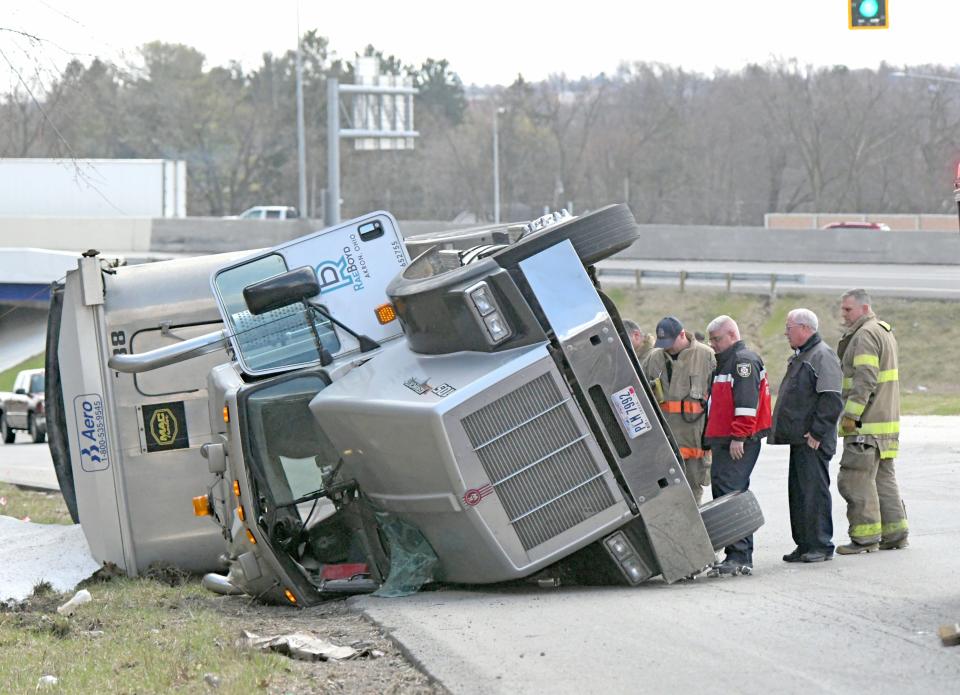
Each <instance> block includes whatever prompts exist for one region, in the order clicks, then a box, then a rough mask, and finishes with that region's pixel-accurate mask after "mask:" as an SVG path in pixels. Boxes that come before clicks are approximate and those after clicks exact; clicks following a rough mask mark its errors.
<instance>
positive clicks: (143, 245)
mask: <svg viewBox="0 0 960 695" xmlns="http://www.w3.org/2000/svg"><path fill="white" fill-rule="evenodd" d="M399 225H400V231H401V232H402V234H403V235H404V236H413V235H417V234H428V233H437V232H441V231H445V230H452V229H463V228H467V227H470V226H475V225H464V224H454V223H452V222H444V221H432V220H412V221H401V222H400V223H399ZM323 226H324V225H323V222H322V221H320V220H308V219H299V220H227V219H221V218H215V217H188V218H180V219H176V218H174V219H153V220H149V219H142V218H127V219H122V218H118V219H55V218H0V247H3V246H7V247H24V246H33V247H41V248H47V249H58V250H65V251H77V252H79V251H84V250H86V249H89V248H95V249H99V250H101V251H104V252H119V253H131V252H137V253H157V254H164V253H187V254H204V253H221V252H226V251H239V250H246V249H259V248H266V247H270V246H275V245H277V244H280V243H282V242H284V241H289V240H290V239H295V238H297V237H299V236H303V235H304V234H308V233H309V232H313V231H317V230H319V229H323ZM618 257H620V258H634V259H651V260H691V261H771V262H791V261H793V262H799V263H858V262H864V263H903V264H951V265H952V264H960V234H957V233H951V232H945V231H944V232H935V231H921V230H918V231H908V232H892V231H891V232H881V231H874V230H869V229H765V228H763V227H718V226H686V225H656V224H648V225H641V226H640V240H639V241H638V242H637V243H635V244H634V245H633V246H632V247H630V248H629V249H627V250H626V251H623V252H622V253H620V254H618Z"/></svg>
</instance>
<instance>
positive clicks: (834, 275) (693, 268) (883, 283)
mask: <svg viewBox="0 0 960 695" xmlns="http://www.w3.org/2000/svg"><path fill="white" fill-rule="evenodd" d="M597 267H598V269H599V271H600V279H601V282H602V283H604V284H634V283H635V279H634V275H633V272H634V271H636V270H638V269H639V270H651V271H672V272H679V271H681V270H685V271H687V272H692V273H697V272H716V273H764V274H770V273H778V274H781V275H802V276H803V281H802V282H799V283H798V282H779V283H778V284H777V290H778V292H781V293H788V292H790V291H799V292H830V293H835V294H840V293H841V292H844V291H845V290H848V289H850V288H851V287H865V288H867V289H868V290H870V292H871V293H873V294H875V295H878V296H895V297H929V298H945V299H951V298H952V299H956V298H960V270H958V268H957V266H955V265H891V264H850V263H820V264H815V265H814V264H810V263H760V262H742V263H734V262H724V261H653V260H634V259H621V258H612V259H608V260H605V261H601V262H600V263H598V264H597ZM687 283H688V284H689V285H693V286H708V285H709V286H723V285H724V281H723V280H719V279H715V280H701V279H695V278H694V279H689V280H688V281H687ZM643 284H644V285H656V286H673V287H677V286H678V285H679V278H678V277H672V278H646V277H645V278H643ZM769 287H770V281H769V279H763V280H759V279H758V280H754V281H746V280H735V281H734V282H733V289H735V290H741V291H743V290H754V291H768V290H769Z"/></svg>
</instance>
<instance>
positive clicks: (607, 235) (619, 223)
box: [492, 204, 639, 268]
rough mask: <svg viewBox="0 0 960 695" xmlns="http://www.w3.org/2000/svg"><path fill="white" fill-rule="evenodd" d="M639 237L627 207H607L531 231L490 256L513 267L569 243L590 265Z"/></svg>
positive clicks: (506, 265)
mask: <svg viewBox="0 0 960 695" xmlns="http://www.w3.org/2000/svg"><path fill="white" fill-rule="evenodd" d="M638 237H639V228H638V227H637V222H636V220H635V219H633V213H632V212H630V208H628V207H627V206H626V205H622V204H618V205H608V206H607V207H605V208H600V209H599V210H595V211H594V212H590V213H587V214H586V215H583V216H582V217H575V218H573V219H572V220H569V221H567V222H560V223H558V224H555V225H552V226H550V227H546V228H544V229H542V230H540V231H536V232H532V233H530V234H528V235H527V236H524V237H521V238H520V239H518V240H517V241H515V242H514V243H512V244H510V245H509V246H507V247H506V248H504V249H502V250H500V251H497V252H496V253H494V254H493V255H492V257H493V258H494V259H495V260H496V261H497V263H499V264H500V266H501V267H503V268H509V267H514V266H516V265H518V264H519V263H520V261H522V260H524V259H525V258H529V257H530V256H533V255H534V254H537V253H540V252H541V251H543V250H544V249H547V248H549V247H551V246H553V245H555V244H557V243H558V242H561V241H566V240H569V241H570V243H571V244H572V245H573V248H574V250H575V251H576V252H577V256H579V257H580V260H581V261H582V262H583V264H584V265H593V264H594V263H597V262H598V261H602V260H603V259H604V258H608V257H609V256H612V255H613V254H615V253H617V252H618V251H623V250H624V249H625V248H627V247H628V246H630V245H631V244H632V243H633V242H635V241H636V240H637V238H638Z"/></svg>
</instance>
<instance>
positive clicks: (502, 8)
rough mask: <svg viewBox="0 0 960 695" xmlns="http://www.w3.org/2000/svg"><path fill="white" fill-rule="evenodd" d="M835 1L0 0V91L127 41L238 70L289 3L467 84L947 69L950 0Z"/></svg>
mask: <svg viewBox="0 0 960 695" xmlns="http://www.w3.org/2000/svg"><path fill="white" fill-rule="evenodd" d="M848 1H849V0H677V1H672V0H633V1H632V2H624V1H623V0H580V1H579V2H567V1H566V0H555V1H554V2H541V1H540V0H528V1H526V2H523V1H518V0H512V1H507V0H483V1H482V2H470V1H469V0H468V1H467V2H463V1H462V0H461V2H451V1H449V0H448V1H446V2H439V1H437V0H424V1H422V2H417V1H415V0H408V1H407V2H402V0H393V1H392V2H385V1H383V0H346V1H344V0H341V1H340V2H336V3H334V2H320V1H318V0H299V2H298V0H273V1H272V2H262V1H260V2H251V1H249V0H232V1H230V2H225V1H223V0H191V1H189V2H188V1H187V0H162V1H157V2H152V3H148V2H144V1H143V0H139V1H137V0H134V1H131V0H125V1H124V2H116V1H114V0H69V2H68V1H67V0H0V91H7V89H8V85H9V83H10V81H11V80H12V79H15V78H14V77H13V75H12V72H11V71H10V70H9V67H8V65H7V64H8V63H13V64H14V65H15V66H17V68H18V69H19V70H21V71H25V72H24V74H29V73H30V71H32V70H34V69H35V66H36V65H37V64H38V63H39V65H40V69H41V72H42V74H44V75H53V74H55V73H56V71H58V70H60V69H62V67H63V65H65V64H66V62H67V61H68V60H70V58H74V57H75V58H78V59H80V60H81V61H83V62H85V63H88V62H89V61H90V60H92V58H93V57H94V56H99V57H101V58H106V59H109V60H112V61H114V62H120V63H136V62H137V58H138V54H137V47H138V46H141V45H142V44H144V43H147V42H149V41H154V40H160V41H164V42H169V43H183V44H186V45H189V46H192V47H194V48H196V49H198V50H200V51H201V52H202V53H204V54H205V55H206V57H207V61H208V63H207V65H208V66H214V65H225V64H227V63H228V62H229V61H231V60H238V61H240V63H241V65H242V66H243V67H244V69H246V70H250V69H253V68H255V67H256V66H257V65H259V64H260V62H261V56H262V54H263V53H264V52H267V51H269V52H272V53H274V54H282V53H284V52H285V51H286V50H288V49H291V48H293V47H294V46H295V43H296V36H297V15H298V7H299V23H300V28H301V30H302V31H306V30H308V29H316V30H317V31H318V32H319V33H320V35H322V36H326V37H327V38H328V39H329V40H330V44H331V48H332V49H333V50H334V51H335V52H336V53H337V55H338V56H339V57H341V58H345V59H350V58H352V57H353V55H354V54H355V53H357V52H361V51H362V50H363V48H364V47H365V46H366V45H367V44H373V45H374V46H375V47H376V48H377V49H379V50H382V51H384V52H385V53H387V54H393V55H395V56H397V57H398V58H400V59H401V61H403V62H404V63H414V64H418V65H419V64H420V63H421V62H423V61H424V60H425V59H426V58H435V59H441V58H445V59H447V60H448V61H449V63H450V67H451V69H453V70H454V71H455V72H456V73H457V74H459V75H460V77H461V79H462V80H463V82H464V84H466V85H470V84H477V85H486V84H510V83H511V82H512V81H513V80H514V79H515V78H516V76H517V75H518V74H522V75H523V76H524V78H525V79H527V80H540V79H543V78H545V77H548V76H549V75H551V74H559V73H565V74H566V75H567V76H568V77H571V78H577V77H581V76H594V75H597V74H599V73H601V72H606V73H608V74H609V73H613V72H615V71H616V69H617V68H618V66H620V65H622V64H623V63H625V62H626V63H632V62H636V61H645V62H659V63H666V64H669V65H673V66H680V67H683V68H685V69H688V70H693V71H697V72H701V73H705V74H708V75H709V74H713V72H714V71H716V70H717V69H723V70H738V69H740V68H742V67H743V66H744V65H746V64H748V63H751V62H754V63H756V62H759V63H764V62H767V61H769V60H771V59H779V58H785V59H790V58H796V59H798V60H799V61H800V62H801V63H802V64H811V65H815V66H821V65H838V64H842V65H847V66H849V67H851V68H858V67H869V68H875V67H877V66H878V65H879V64H880V62H881V61H886V62H888V63H891V64H894V65H898V66H904V65H920V64H928V63H930V64H942V65H946V66H953V65H956V64H957V63H958V60H957V50H956V44H957V38H958V36H957V35H958V32H960V21H958V20H960V0H888V5H889V8H888V14H889V18H890V28H889V29H887V30H880V31H851V30H849V29H848V28H847V2H848ZM5 30H6V31H5ZM9 30H13V31H9ZM18 31H19V32H26V33H28V34H32V35H34V36H36V37H38V38H40V39H41V40H42V41H41V42H40V43H39V44H34V43H33V42H31V41H29V40H27V39H25V38H24V37H23V36H21V35H19V34H17V33H15V32H18ZM38 48H39V49H40V50H39V55H38Z"/></svg>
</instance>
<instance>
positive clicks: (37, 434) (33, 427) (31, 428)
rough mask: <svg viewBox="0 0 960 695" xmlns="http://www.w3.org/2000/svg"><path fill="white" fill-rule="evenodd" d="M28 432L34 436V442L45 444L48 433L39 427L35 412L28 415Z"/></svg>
mask: <svg viewBox="0 0 960 695" xmlns="http://www.w3.org/2000/svg"><path fill="white" fill-rule="evenodd" d="M27 432H29V433H30V436H31V437H32V438H33V443H34V444H43V442H44V441H46V439H47V433H46V432H45V431H43V430H41V429H40V428H39V427H37V421H36V420H34V419H33V413H29V414H28V415H27Z"/></svg>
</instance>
